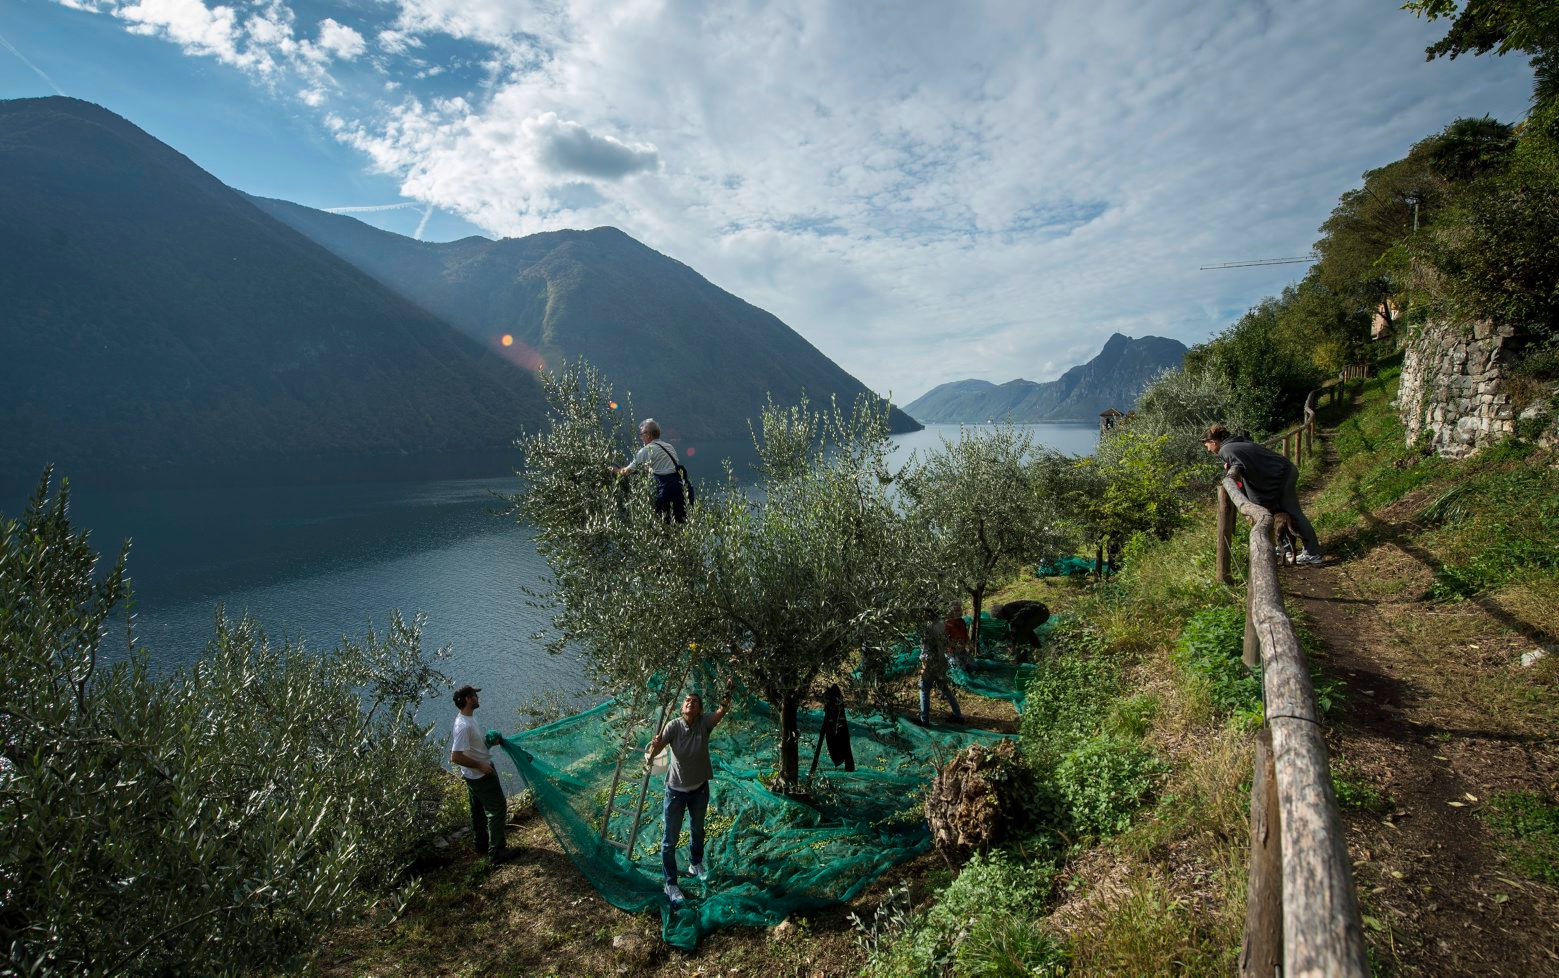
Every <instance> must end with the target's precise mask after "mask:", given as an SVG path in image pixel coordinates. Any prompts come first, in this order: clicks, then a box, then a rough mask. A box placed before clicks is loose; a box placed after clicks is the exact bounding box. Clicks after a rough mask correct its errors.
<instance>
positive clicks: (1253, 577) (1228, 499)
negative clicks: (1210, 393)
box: [1217, 391, 1369, 978]
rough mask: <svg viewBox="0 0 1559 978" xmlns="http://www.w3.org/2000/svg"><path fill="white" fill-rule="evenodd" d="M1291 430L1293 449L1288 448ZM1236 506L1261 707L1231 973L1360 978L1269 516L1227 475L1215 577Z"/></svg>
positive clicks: (1316, 721)
mask: <svg viewBox="0 0 1559 978" xmlns="http://www.w3.org/2000/svg"><path fill="white" fill-rule="evenodd" d="M1319 393H1320V391H1317V392H1316V394H1319ZM1316 394H1312V395H1311V396H1310V398H1308V399H1307V400H1306V404H1305V407H1306V412H1305V414H1306V425H1302V426H1301V427H1300V428H1299V429H1295V430H1294V431H1293V432H1290V434H1291V435H1294V442H1295V448H1294V450H1295V452H1296V453H1298V452H1302V451H1304V450H1305V448H1309V447H1311V446H1312V445H1313V439H1314V400H1315V397H1316ZM1300 431H1303V432H1304V434H1305V443H1304V446H1305V447H1304V448H1301V447H1299V446H1300V442H1299V438H1298V435H1297V432H1300ZM1287 440H1288V439H1287V438H1285V447H1287V445H1286V442H1287ZM1290 457H1291V458H1293V457H1294V456H1290ZM1295 461H1296V463H1297V461H1298V459H1297V458H1296V459H1295ZM1236 510H1238V512H1239V513H1240V514H1241V515H1243V516H1245V517H1246V518H1247V519H1249V520H1250V521H1251V531H1250V573H1249V580H1248V582H1247V586H1246V609H1245V648H1244V660H1245V664H1246V665H1247V666H1250V667H1251V668H1256V667H1258V666H1259V667H1260V669H1261V680H1262V698H1263V700H1264V701H1265V707H1266V717H1265V722H1264V723H1263V724H1262V728H1261V732H1260V734H1259V736H1258V737H1257V741H1256V762H1255V777H1254V780H1253V782H1252V784H1251V812H1250V815H1251V842H1250V846H1251V848H1250V867H1249V896H1248V900H1247V903H1246V917H1245V939H1244V944H1243V947H1242V949H1241V951H1240V974H1241V976H1242V978H1272V976H1274V975H1279V976H1287V978H1367V976H1368V975H1369V966H1368V965H1367V963H1366V962H1365V957H1364V930H1363V926H1362V923H1361V921H1360V917H1359V904H1358V896H1357V893H1356V892H1355V890H1354V883H1353V867H1352V865H1351V863H1350V861H1349V859H1348V847H1347V844H1346V842H1345V841H1344V837H1343V831H1342V819H1341V816H1340V815H1339V813H1338V809H1337V798H1336V795H1335V794H1334V793H1333V790H1332V778H1331V769H1330V766H1329V764H1328V760H1327V751H1326V741H1325V739H1324V737H1323V735H1322V733H1321V726H1320V713H1319V711H1318V710H1317V708H1316V705H1315V690H1314V689H1313V688H1312V686H1311V683H1310V669H1309V665H1308V663H1307V662H1306V660H1305V655H1304V651H1303V650H1302V649H1301V648H1300V646H1299V639H1298V637H1297V636H1296V635H1295V634H1294V625H1293V622H1292V621H1290V620H1289V617H1288V614H1287V612H1286V611H1284V608H1283V591H1282V588H1281V587H1280V586H1279V584H1278V573H1277V560H1276V558H1275V556H1274V555H1273V549H1272V514H1271V513H1270V512H1269V511H1268V510H1266V509H1265V508H1263V507H1261V506H1258V505H1256V504H1255V503H1253V502H1251V501H1250V500H1249V499H1248V498H1246V496H1245V493H1244V492H1243V491H1242V490H1241V488H1240V486H1239V485H1238V484H1237V483H1235V481H1234V480H1233V479H1227V478H1226V479H1224V480H1223V482H1222V483H1221V484H1220V485H1219V487H1218V567H1217V570H1218V575H1219V579H1220V580H1224V581H1226V582H1227V581H1228V580H1229V579H1230V578H1229V544H1230V540H1231V538H1232V536H1233V531H1234V513H1235V511H1236Z"/></svg>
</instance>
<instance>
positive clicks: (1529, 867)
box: [1483, 791, 1559, 886]
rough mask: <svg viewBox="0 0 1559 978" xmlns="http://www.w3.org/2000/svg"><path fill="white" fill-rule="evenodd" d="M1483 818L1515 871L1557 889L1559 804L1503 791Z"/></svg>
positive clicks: (1523, 794)
mask: <svg viewBox="0 0 1559 978" xmlns="http://www.w3.org/2000/svg"><path fill="white" fill-rule="evenodd" d="M1483 818H1484V821H1486V822H1487V823H1488V825H1489V828H1491V829H1493V830H1494V834H1495V835H1496V836H1497V837H1498V840H1499V847H1500V848H1501V849H1502V850H1504V852H1505V855H1506V858H1508V859H1509V860H1510V864H1511V865H1512V866H1514V867H1515V869H1516V871H1517V872H1519V873H1521V874H1522V875H1523V876H1528V877H1530V878H1532V879H1535V880H1539V881H1541V882H1544V883H1547V884H1548V885H1549V886H1559V805H1556V804H1554V803H1553V802H1551V801H1549V800H1548V799H1546V798H1544V797H1543V796H1541V795H1538V794H1534V793H1533V792H1529V791H1502V792H1500V793H1499V794H1497V795H1495V796H1494V797H1492V798H1490V799H1489V807H1488V808H1487V809H1486V810H1485V811H1484V814H1483Z"/></svg>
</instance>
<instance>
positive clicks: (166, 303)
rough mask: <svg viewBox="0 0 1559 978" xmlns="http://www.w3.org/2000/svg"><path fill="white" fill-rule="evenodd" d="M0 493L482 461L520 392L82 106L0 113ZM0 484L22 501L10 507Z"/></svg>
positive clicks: (341, 269)
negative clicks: (42, 481)
mask: <svg viewBox="0 0 1559 978" xmlns="http://www.w3.org/2000/svg"><path fill="white" fill-rule="evenodd" d="M0 178H3V180H4V183H5V186H6V188H7V192H6V193H5V194H4V195H0V350H3V351H4V355H3V356H0V429H3V430H4V431H5V438H4V439H3V440H0V480H3V481H5V482H6V483H8V486H7V488H8V489H22V490H25V488H26V487H27V486H29V485H30V484H31V483H32V482H33V481H34V480H36V478H37V476H38V473H39V472H40V471H42V469H43V466H44V465H45V463H49V462H53V463H57V464H59V465H61V466H63V467H64V468H63V469H62V471H67V472H70V473H71V474H73V475H75V476H77V477H78V478H80V477H97V478H100V479H104V480H106V479H108V478H110V477H112V478H115V479H116V481H119V482H120V483H121V484H122V482H123V480H124V479H125V478H126V477H127V476H134V475H135V474H144V475H148V476H152V477H156V476H157V475H158V474H159V473H164V472H170V473H171V472H176V471H179V470H183V471H182V472H181V473H180V474H182V475H184V476H185V477H188V476H189V474H190V473H189V472H188V470H189V469H191V468H195V467H207V468H209V467H212V466H217V465H221V464H224V463H238V462H244V463H247V464H248V469H249V472H250V473H251V475H253V476H255V477H257V478H260V479H264V478H266V477H274V476H275V475H277V474H278V469H279V467H280V466H283V465H287V466H294V467H298V468H304V469H308V468H317V469H320V470H321V471H334V472H337V473H341V472H343V471H348V470H350V469H351V467H352V465H353V464H354V463H356V464H357V465H358V466H360V467H361V468H364V469H367V470H369V471H372V470H373V468H374V466H373V463H374V461H375V460H386V459H387V460H395V459H399V458H401V457H403V456H404V455H405V454H407V453H420V454H437V453H441V452H445V453H447V452H461V451H472V450H479V449H485V450H493V449H502V448H503V447H504V446H505V445H507V444H508V442H509V441H510V440H511V439H512V438H513V437H514V434H515V432H516V429H517V428H518V427H519V425H520V424H521V423H522V422H525V421H534V420H536V419H538V418H539V417H540V414H541V398H540V389H539V387H538V386H537V384H536V381H535V378H534V377H533V376H531V375H529V374H527V373H526V372H525V371H523V370H519V369H516V368H515V367H513V366H512V365H510V364H507V363H504V362H503V361H501V360H499V359H497V358H496V357H494V356H492V355H491V354H490V353H489V352H487V351H485V350H483V349H482V348H481V347H480V346H478V345H477V344H476V343H475V342H473V341H472V340H470V339H468V338H467V337H465V336H462V335H461V334H459V333H458V332H456V331H455V330H454V329H452V328H450V327H449V326H448V325H446V324H445V323H443V322H441V321H439V320H438V319H436V318H435V317H434V316H433V315H431V314H429V313H428V312H426V311H424V310H422V309H420V308H418V307H416V306H414V305H412V304H411V303H410V302H407V301H406V300H405V299H402V298H401V297H399V296H397V295H394V294H393V293H391V292H389V291H388V290H386V289H385V288H384V287H383V286H381V285H379V284H378V283H377V282H375V281H373V280H372V279H371V278H369V277H368V276H366V275H364V274H363V273H361V272H359V271H357V270H356V269H354V268H352V267H351V266H350V265H348V264H347V263H346V262H343V261H341V260H340V259H338V258H336V257H335V256H333V255H331V254H330V253H328V252H326V251H325V250H324V249H322V248H320V247H319V246H318V245H315V244H314V243H313V242H311V241H309V240H308V239H306V238H304V237H303V236H302V235H300V234H298V233H297V232H295V231H293V230H292V229H290V228H288V227H286V226H285V225H283V224H281V223H280V222H278V221H275V220H273V219H271V218H270V217H268V216H266V215H265V214H264V213H262V212H261V211H259V210H258V209H257V208H255V207H254V206H253V205H252V204H250V203H249V202H248V201H247V200H246V199H244V198H243V197H242V196H241V195H240V194H238V193H237V192H235V191H233V190H231V189H229V188H228V187H226V186H224V185H223V184H222V183H221V182H219V181H218V180H216V178H214V177H212V176H211V175H210V174H208V173H206V172H205V171H203V170H201V169H200V168H199V167H197V166H196V165H195V164H194V163H192V162H190V161H189V160H188V159H186V158H185V157H183V156H181V155H179V154H178V153H177V152H175V151H174V150H172V149H171V148H169V147H168V146H166V145H164V144H162V143H160V142H158V141H157V140H155V139H153V138H152V137H151V136H148V135H147V134H146V133H145V132H142V131H141V130H140V129H138V128H136V127H135V126H133V125H131V124H130V123H129V122H127V121H125V120H124V119H122V118H120V117H118V116H116V115H114V114H113V113H111V112H108V111H107V110H105V109H102V108H99V107H98V106H95V105H91V104H89V103H86V102H81V101H77V100H74V99H67V98H45V99H18V100H14V101H8V102H0ZM18 482H20V485H18Z"/></svg>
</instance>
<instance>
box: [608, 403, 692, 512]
mask: <svg viewBox="0 0 1559 978" xmlns="http://www.w3.org/2000/svg"><path fill="white" fill-rule="evenodd" d="M639 440H640V441H641V442H643V443H644V447H643V448H640V449H639V451H638V453H637V454H635V455H634V456H633V461H631V462H629V463H628V464H627V465H625V466H623V467H622V468H620V469H618V470H617V474H618V475H627V474H628V473H630V472H633V471H634V470H636V469H638V468H640V467H645V466H647V467H648V468H649V470H650V474H651V475H653V476H654V477H655V512H657V513H659V514H660V515H661V516H663V517H664V518H665V519H666V520H667V521H668V522H669V521H670V520H672V519H675V520H676V521H677V522H678V523H686V522H687V498H686V496H685V490H684V488H683V486H682V473H681V472H679V471H678V470H677V450H676V449H675V448H673V447H672V446H671V443H670V442H668V441H663V440H662V439H661V437H660V425H659V424H657V423H656V422H655V419H654V418H645V419H644V420H643V421H641V422H639Z"/></svg>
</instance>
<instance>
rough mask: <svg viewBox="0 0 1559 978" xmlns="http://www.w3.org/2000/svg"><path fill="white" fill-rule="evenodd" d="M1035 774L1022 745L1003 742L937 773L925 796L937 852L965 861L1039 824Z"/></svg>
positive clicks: (974, 750)
mask: <svg viewBox="0 0 1559 978" xmlns="http://www.w3.org/2000/svg"><path fill="white" fill-rule="evenodd" d="M1036 794H1037V792H1036V785H1035V782H1034V774H1033V772H1032V771H1031V770H1030V769H1029V767H1028V765H1027V764H1026V763H1024V761H1023V756H1022V754H1020V753H1019V751H1018V746H1017V744H1015V743H1014V742H1012V741H1010V740H1009V741H1003V742H1002V743H999V744H997V745H996V746H994V747H985V746H981V745H978V744H977V745H975V746H973V747H970V748H968V749H967V750H964V751H961V752H959V753H958V754H957V755H956V756H955V757H954V758H953V759H952V760H950V761H948V762H947V764H946V765H945V766H944V767H943V768H942V770H941V771H940V772H938V773H937V776H936V779H935V780H934V781H932V782H931V791H930V793H929V794H928V795H927V796H926V822H927V823H928V824H929V825H930V826H931V838H932V840H933V841H935V843H936V845H937V848H938V849H941V850H942V851H943V852H944V853H946V854H948V855H949V856H950V857H954V858H956V859H959V860H962V859H966V858H968V857H969V856H970V855H971V854H972V853H974V852H984V851H986V850H988V849H989V848H990V847H991V846H993V845H996V844H998V843H1000V842H1003V841H1005V840H1007V839H1011V838H1017V837H1019V836H1021V835H1023V833H1024V832H1025V831H1026V830H1027V829H1028V828H1029V826H1030V825H1031V824H1032V823H1033V820H1034V807H1033V806H1034V799H1035V797H1036Z"/></svg>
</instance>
